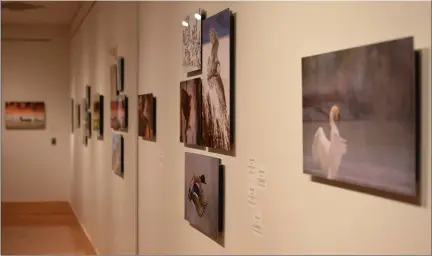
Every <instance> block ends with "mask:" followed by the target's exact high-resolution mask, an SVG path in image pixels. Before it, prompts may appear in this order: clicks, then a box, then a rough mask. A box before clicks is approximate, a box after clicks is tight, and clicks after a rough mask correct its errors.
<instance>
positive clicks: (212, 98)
mask: <svg viewBox="0 0 432 256" xmlns="http://www.w3.org/2000/svg"><path fill="white" fill-rule="evenodd" d="M231 18H232V15H231V11H230V10H229V9H226V10H224V11H222V12H220V13H218V14H215V15H213V16H211V17H209V18H206V19H205V20H203V24H202V26H203V27H202V33H203V34H202V44H203V46H202V55H203V60H204V61H203V76H202V77H203V80H202V118H203V120H202V122H203V123H202V138H203V146H207V147H209V148H214V149H220V150H224V151H231V149H232V145H231V144H232V141H233V133H232V132H233V130H232V123H231V122H232V117H231V108H232V106H231V86H232V80H231V66H232V65H231V64H232V62H231V56H232V52H231V48H232V47H231V41H232V31H233V30H231Z"/></svg>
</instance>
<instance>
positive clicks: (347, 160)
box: [301, 37, 417, 196]
mask: <svg viewBox="0 0 432 256" xmlns="http://www.w3.org/2000/svg"><path fill="white" fill-rule="evenodd" d="M414 63H415V61H414V42H413V38H412V37H407V38H400V39H394V40H389V41H385V42H378V43H374V44H370V45H365V46H358V47H354V48H348V49H345V50H339V51H334V52H329V53H324V54H319V55H313V56H308V57H303V58H302V63H301V65H302V94H303V98H302V104H303V113H302V114H303V170H304V173H306V174H310V175H313V176H320V177H323V178H327V179H331V180H337V181H339V182H343V183H348V184H353V185H357V186H360V187H363V188H364V187H366V188H372V189H377V190H382V191H386V192H390V193H395V194H400V195H406V196H415V195H416V193H417V182H416V180H417V176H416V173H417V172H416V166H417V165H416V148H417V146H416V143H417V139H416V137H417V135H416V116H417V114H416V104H417V103H416V88H415V79H414Z"/></svg>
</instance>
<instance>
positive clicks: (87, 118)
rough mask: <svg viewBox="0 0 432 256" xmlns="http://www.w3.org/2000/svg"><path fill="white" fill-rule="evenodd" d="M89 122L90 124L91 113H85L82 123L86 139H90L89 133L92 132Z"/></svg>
mask: <svg viewBox="0 0 432 256" xmlns="http://www.w3.org/2000/svg"><path fill="white" fill-rule="evenodd" d="M91 122H92V118H91V112H90V111H86V113H85V122H84V123H85V135H86V137H87V138H91V132H92V128H91Z"/></svg>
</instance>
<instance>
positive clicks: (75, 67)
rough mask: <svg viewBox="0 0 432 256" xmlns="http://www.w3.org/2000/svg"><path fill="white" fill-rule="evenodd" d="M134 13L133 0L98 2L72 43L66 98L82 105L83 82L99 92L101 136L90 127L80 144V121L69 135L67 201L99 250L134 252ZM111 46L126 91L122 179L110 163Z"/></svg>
mask: <svg viewBox="0 0 432 256" xmlns="http://www.w3.org/2000/svg"><path fill="white" fill-rule="evenodd" d="M137 15H138V3H134V2H129V3H121V2H97V3H96V4H95V5H94V7H93V9H92V10H91V12H90V13H89V15H88V16H87V18H86V19H85V21H84V22H83V24H82V25H81V27H80V28H79V30H78V32H77V33H76V34H75V36H74V37H73V39H72V42H71V52H70V54H71V63H72V65H71V97H73V98H74V99H75V102H78V103H80V104H81V103H82V99H83V98H84V97H85V86H86V85H87V84H88V85H90V86H91V90H92V91H91V93H92V96H93V94H95V93H100V94H102V95H104V112H105V113H104V139H103V140H97V138H96V136H95V132H92V138H91V139H90V140H89V142H88V146H87V147H85V146H84V145H83V142H82V135H83V132H84V125H83V124H84V123H83V120H81V128H80V129H78V130H76V131H75V133H74V135H73V136H72V138H71V140H72V151H73V154H72V166H73V175H72V176H73V177H72V181H71V182H72V190H71V194H72V197H71V204H72V207H73V209H74V211H75V212H76V214H77V216H78V218H79V220H80V222H81V223H82V225H83V226H84V228H85V230H86V232H87V233H88V235H89V237H90V239H91V240H92V242H93V245H94V246H95V247H96V250H97V251H99V253H102V254H106V253H110V254H129V255H130V254H135V252H136V251H137V244H136V241H137V238H136V233H137V178H136V177H137V124H136V115H134V113H136V111H137V108H136V105H137V104H136V102H137V101H136V99H137V72H138V70H137V60H138V52H137V50H138V30H137V24H138V22H137ZM114 46H117V47H118V48H117V51H118V55H119V56H123V57H124V59H125V92H126V95H128V96H129V106H130V107H129V131H128V132H127V133H123V136H124V141H125V146H124V149H125V166H124V168H125V174H124V179H122V178H120V177H118V176H117V175H115V174H114V172H113V171H112V168H111V167H112V166H111V148H112V146H111V137H112V131H111V129H110V128H109V127H110V104H109V102H110V99H111V95H110V80H109V70H110V69H109V67H110V65H111V64H113V63H115V59H114V58H113V57H112V56H110V55H109V51H110V49H111V48H112V47H114ZM81 117H82V115H81ZM82 118H83V117H82Z"/></svg>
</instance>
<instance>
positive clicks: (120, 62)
mask: <svg viewBox="0 0 432 256" xmlns="http://www.w3.org/2000/svg"><path fill="white" fill-rule="evenodd" d="M123 90H124V58H123V57H117V91H118V92H123Z"/></svg>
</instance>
